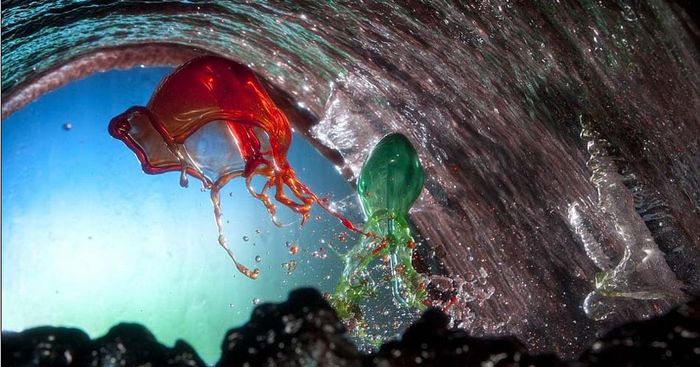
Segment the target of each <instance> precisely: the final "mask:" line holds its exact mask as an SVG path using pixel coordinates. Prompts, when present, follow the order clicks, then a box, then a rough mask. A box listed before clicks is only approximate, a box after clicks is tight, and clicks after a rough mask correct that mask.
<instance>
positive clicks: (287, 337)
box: [217, 288, 361, 367]
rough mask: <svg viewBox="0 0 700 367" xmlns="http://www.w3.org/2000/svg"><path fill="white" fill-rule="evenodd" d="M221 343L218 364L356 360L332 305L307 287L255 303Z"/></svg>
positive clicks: (351, 362)
mask: <svg viewBox="0 0 700 367" xmlns="http://www.w3.org/2000/svg"><path fill="white" fill-rule="evenodd" d="M221 349H222V356H221V360H220V361H219V363H218V364H217V365H218V366H222V367H223V366H274V365H283V366H307V365H315V366H359V365H360V364H361V363H360V353H359V352H358V351H357V349H356V348H355V346H354V345H353V344H352V343H350V341H348V339H346V337H345V328H344V327H343V324H342V323H341V322H340V320H339V319H338V316H337V315H336V313H335V310H333V308H331V306H330V305H329V304H328V302H326V301H325V300H324V299H323V297H322V296H321V294H320V293H318V292H317V291H316V290H314V289H309V288H303V289H298V290H295V291H293V292H291V293H290V294H289V299H288V300H287V301H286V302H282V303H279V304H262V305H260V306H258V307H256V308H255V310H254V311H253V315H252V317H251V319H250V321H249V322H248V323H247V324H246V325H244V326H243V327H240V328H237V329H232V330H230V331H229V332H228V333H227V334H226V337H225V338H224V341H223V344H222V346H221Z"/></svg>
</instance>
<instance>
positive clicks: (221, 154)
mask: <svg viewBox="0 0 700 367" xmlns="http://www.w3.org/2000/svg"><path fill="white" fill-rule="evenodd" d="M109 133H110V134H111V135H112V136H113V137H115V138H117V139H119V140H121V141H123V142H124V143H125V144H126V145H127V146H128V147H129V148H130V149H131V150H133V151H134V153H136V156H137V158H138V159H139V161H140V162H141V166H142V168H143V170H144V172H146V173H148V174H159V173H164V172H169V171H179V172H180V185H181V186H183V187H186V186H187V184H188V178H187V175H190V176H192V177H195V178H197V179H199V180H200V181H201V182H202V184H203V185H204V187H205V188H207V189H210V190H211V201H212V203H213V205H214V214H215V217H216V226H217V229H218V232H219V239H218V241H219V244H220V245H221V247H223V248H224V249H225V250H226V252H227V253H228V255H229V256H230V257H231V259H232V260H233V262H234V264H235V265H236V268H237V269H238V270H239V271H240V272H241V273H243V274H245V275H246V276H248V277H250V278H252V279H255V278H257V277H258V275H259V273H260V271H259V269H254V270H250V269H248V268H247V267H246V266H244V265H242V264H241V263H239V262H238V261H237V260H236V258H235V256H234V254H233V252H232V251H231V249H230V248H229V247H228V245H227V243H226V238H225V237H224V234H223V229H222V221H221V215H222V211H221V200H220V195H219V192H220V190H221V188H222V187H223V186H224V185H226V184H227V183H228V182H229V181H231V179H233V178H235V177H238V176H243V177H244V178H245V179H246V185H247V187H248V191H249V192H250V193H251V194H252V195H253V196H254V197H255V198H257V199H259V200H260V201H262V202H263V204H264V205H265V207H266V208H267V211H268V212H269V213H270V215H271V216H272V219H273V221H274V222H275V224H277V225H279V223H278V222H277V220H276V219H275V212H276V207H275V204H274V203H273V202H272V200H271V198H270V196H269V195H268V194H267V191H268V190H269V189H271V188H274V191H275V193H274V198H275V199H276V201H277V202H279V203H282V204H283V205H285V206H287V207H288V208H290V209H291V210H293V211H294V212H296V213H299V214H300V215H301V216H302V224H303V223H304V222H305V221H306V220H307V219H308V217H309V211H310V210H311V207H312V205H313V204H314V203H317V204H319V205H320V206H321V207H323V208H324V209H325V210H326V211H328V212H329V213H331V214H332V215H333V216H335V217H336V218H338V219H339V220H340V221H341V222H342V223H343V224H344V225H345V226H346V227H348V228H349V229H350V230H353V231H356V232H360V231H359V230H358V229H357V228H355V226H354V225H353V224H352V223H351V222H350V221H348V220H347V219H346V218H344V217H342V216H341V215H340V214H338V213H336V212H335V211H333V210H331V209H329V208H328V206H327V205H326V204H325V202H324V201H322V200H320V199H319V198H318V197H317V196H316V195H315V194H314V193H313V192H312V191H311V190H310V189H309V188H308V187H307V186H306V185H304V184H303V183H301V182H300V181H299V180H298V179H297V176H296V173H295V172H294V170H293V169H292V167H290V165H289V163H288V161H287V151H288V149H289V145H290V144H291V141H292V129H291V127H290V125H289V121H288V120H287V118H286V116H285V115H284V114H283V113H282V111H280V110H279V109H278V108H277V106H276V105H275V104H274V102H273V101H272V99H270V97H269V96H268V94H267V92H266V91H265V89H264V88H263V86H262V85H261V83H260V82H259V81H258V79H257V78H256V77H255V74H254V73H253V72H252V71H251V70H250V69H248V68H247V67H245V66H243V65H240V64H237V63H235V62H233V61H230V60H227V59H224V58H221V57H216V56H204V57H200V58H196V59H193V60H191V61H189V62H187V63H186V64H184V65H182V66H181V67H179V68H178V69H177V70H175V71H174V72H173V73H172V74H170V75H168V76H167V77H166V78H165V79H164V80H163V81H162V82H161V83H160V85H159V86H158V88H157V89H156V91H155V92H154V93H153V96H152V97H151V100H150V101H149V102H148V105H147V106H146V107H143V106H134V107H131V108H129V109H128V110H127V111H126V112H124V113H122V114H121V115H119V116H117V117H115V118H114V119H112V121H111V122H110V124H109ZM255 175H260V176H263V177H265V178H266V182H265V185H264V186H263V187H262V189H261V190H260V191H259V192H256V191H255V190H254V189H253V187H252V179H253V177H254V176H255ZM285 190H288V192H290V193H291V194H290V196H291V197H290V196H288V194H287V193H285Z"/></svg>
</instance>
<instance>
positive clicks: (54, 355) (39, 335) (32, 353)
mask: <svg viewBox="0 0 700 367" xmlns="http://www.w3.org/2000/svg"><path fill="white" fill-rule="evenodd" d="M2 350H3V353H2V365H3V366H55V367H59V366H69V365H71V364H72V363H73V362H75V360H76V359H79V358H80V357H81V356H86V355H89V351H90V338H89V337H88V335H87V334H85V333H84V332H83V331H82V330H78V329H72V328H63V327H49V326H42V327H37V328H33V329H28V330H25V331H23V332H21V333H15V332H5V331H3V333H2Z"/></svg>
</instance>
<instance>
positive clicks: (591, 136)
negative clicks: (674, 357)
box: [1, 0, 700, 365]
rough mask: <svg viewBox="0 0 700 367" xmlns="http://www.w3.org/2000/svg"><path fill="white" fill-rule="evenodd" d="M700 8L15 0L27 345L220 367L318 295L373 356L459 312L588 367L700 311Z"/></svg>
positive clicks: (10, 148)
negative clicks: (68, 333)
mask: <svg viewBox="0 0 700 367" xmlns="http://www.w3.org/2000/svg"><path fill="white" fill-rule="evenodd" d="M697 15H698V12H697V6H696V5H695V4H693V2H692V1H661V0H649V1H629V2H628V1H622V0H620V1H604V2H598V1H588V0H579V1H561V2H551V1H533V2H513V1H508V0H492V1H466V2H460V1H413V0H407V1H384V2H374V1H369V2H335V1H328V2H322V1H300V2H278V1H269V2H268V1H260V2H258V1H250V2H248V1H246V2H229V1H182V2H180V1H44V2H26V1H14V0H3V1H2V125H1V127H2V203H3V205H2V293H3V297H2V309H3V312H2V325H3V326H2V328H3V333H5V332H8V333H9V332H22V331H23V330H26V329H30V328H33V327H37V326H42V325H50V326H55V327H75V328H79V329H82V330H84V331H85V333H87V334H88V336H89V337H91V338H96V337H99V336H101V335H103V334H105V333H106V332H107V331H108V330H109V328H110V327H112V326H113V325H116V324H118V323H120V322H129V323H139V324H143V325H144V326H146V327H147V328H149V329H150V330H151V332H153V334H154V335H155V337H156V338H157V339H158V340H159V341H160V342H162V343H165V344H166V345H172V344H173V343H175V342H176V340H178V339H184V340H186V341H187V342H189V343H191V344H192V346H193V347H194V350H196V353H199V355H200V356H201V357H202V359H203V360H204V363H206V364H209V365H212V364H214V363H216V361H217V360H219V357H220V355H221V340H222V338H223V337H224V335H225V333H226V331H227V330H229V329H231V328H234V327H239V326H240V325H243V324H244V323H246V322H247V321H248V320H249V316H250V315H251V312H253V310H257V309H259V308H260V307H259V306H258V305H259V304H260V306H264V304H266V303H269V302H281V301H283V300H285V299H286V297H287V294H288V293H289V292H291V291H292V290H294V289H296V288H299V287H313V288H316V289H317V290H319V291H320V292H321V293H322V294H324V295H325V299H326V300H327V301H329V303H330V304H331V305H333V307H334V308H335V311H336V312H338V315H339V316H340V318H341V319H343V321H344V326H343V327H344V328H347V330H348V332H349V335H350V338H351V339H352V341H353V342H354V343H355V344H356V345H357V346H358V348H359V349H360V350H362V351H365V352H368V353H371V352H372V351H376V350H377V347H378V346H379V345H380V344H381V343H385V342H387V341H388V340H390V339H392V338H394V337H397V336H398V335H400V334H401V333H402V332H403V331H404V330H406V328H407V327H408V326H409V325H410V324H411V323H412V322H414V321H415V320H418V319H419V317H420V315H421V312H423V311H424V310H425V309H427V308H429V307H436V308H439V309H441V310H442V311H443V312H444V313H445V314H446V315H447V321H446V322H447V323H448V324H449V327H450V328H459V329H461V330H464V331H465V332H467V333H468V334H469V335H471V336H473V337H502V336H513V337H515V338H517V339H518V340H519V342H520V343H522V345H523V348H525V350H527V351H528V353H533V354H540V353H551V354H554V355H556V356H557V358H561V359H563V360H568V359H574V358H576V357H577V356H579V355H580V354H581V353H582V352H584V350H586V348H589V346H590V345H591V343H593V342H594V341H595V340H596V338H598V337H600V336H601V335H603V334H604V333H605V332H607V331H609V330H611V328H613V327H616V326H619V325H622V324H624V323H627V322H631V321H638V320H646V319H649V318H653V317H657V316H659V315H662V314H664V313H666V312H669V311H670V310H672V309H673V308H674V307H676V306H678V305H681V304H683V303H686V302H688V301H690V300H692V299H694V298H697V297H698V296H700V52H699V48H698V45H700V28H699V27H698V24H699V23H698V21H697V20H698V17H697ZM224 78H228V79H224ZM224 80H225V81H224ZM233 85H235V86H236V87H235V88H234V87H232V86H233ZM222 88H223V89H222ZM206 93H209V94H207V95H206V97H205V96H204V95H205V94H206ZM232 101H233V102H232ZM133 106H140V107H138V108H140V109H138V111H140V112H139V113H135V112H133V111H136V110H133V109H132V110H130V109H129V108H131V107H133ZM251 106H252V107H251ZM125 111H127V112H125ZM128 111H131V112H128ZM120 114H124V115H120ZM118 116H122V117H121V120H118ZM193 116H194V117H193ZM203 116H207V117H206V121H205V120H202V119H203V118H204V117H203ZM188 119H189V120H188ZM234 120H235V121H239V122H240V121H243V122H242V123H240V124H236V125H234V124H232V123H231V121H234ZM110 121H117V122H113V124H112V125H110ZM154 121H155V122H154ZM212 121H213V122H215V123H214V124H212V123H211V122H212ZM205 123H206V124H205ZM120 124H121V125H120ZM169 124H170V125H169ZM110 134H111V136H110ZM227 134H230V136H229V135H227ZM115 137H116V138H117V139H115ZM192 139H198V140H196V142H195V143H193V141H195V140H192ZM226 139H228V140H226ZM120 140H121V141H120ZM232 142H234V143H235V144H234V143H232ZM125 144H126V145H125ZM135 156H136V157H135ZM382 159H386V160H385V161H383V160H382ZM377 162H379V163H377ZM387 162H389V163H387ZM372 170H374V171H372ZM381 170H384V171H381ZM380 171H381V172H380ZM147 173H148V174H147ZM160 173H162V174H160ZM389 180H391V182H392V185H394V186H391V187H389V186H388V184H387V183H386V182H389ZM385 181H386V182H385ZM377 182H379V183H377ZM181 185H182V186H188V185H189V187H188V188H183V187H181ZM200 186H201V189H200ZM392 195H393V196H392ZM214 219H216V220H214ZM221 247H224V248H225V249H226V250H227V251H228V254H227V253H226V252H224V251H223V250H222V248H221ZM234 254H235V256H234ZM229 255H230V256H229ZM232 259H233V263H232V261H231V260H232ZM246 271H247V273H246ZM254 278H257V279H254ZM289 302H292V299H291V298H290V301H289ZM360 315H362V316H360ZM254 317H255V316H254ZM3 354H4V353H3ZM3 360H5V356H3ZM222 363H223V362H222Z"/></svg>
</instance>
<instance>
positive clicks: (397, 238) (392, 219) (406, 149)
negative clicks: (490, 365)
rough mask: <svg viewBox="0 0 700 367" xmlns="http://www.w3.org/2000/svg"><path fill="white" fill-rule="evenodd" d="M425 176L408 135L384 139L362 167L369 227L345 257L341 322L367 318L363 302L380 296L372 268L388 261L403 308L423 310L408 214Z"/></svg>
mask: <svg viewBox="0 0 700 367" xmlns="http://www.w3.org/2000/svg"><path fill="white" fill-rule="evenodd" d="M424 180H425V174H424V172H423V167H422V166H421V164H420V160H419V159H418V154H417V153H416V150H415V149H414V148H413V145H411V142H410V141H409V140H408V139H407V138H406V137H405V136H403V135H401V134H398V133H394V134H390V135H387V136H385V137H384V138H383V139H382V140H381V141H380V142H379V143H378V144H377V145H376V146H375V147H374V150H372V153H370V155H369V158H368V159H367V161H366V162H365V164H364V166H363V167H362V171H361V172H360V177H359V179H358V185H357V191H358V194H359V196H360V202H361V204H362V210H363V211H364V213H365V216H366V218H367V222H366V223H365V228H364V229H365V232H369V233H371V234H373V235H374V236H365V237H363V238H362V240H361V241H360V243H358V244H357V245H356V246H354V247H353V248H352V249H351V250H350V251H349V252H348V253H347V254H346V255H345V256H344V261H345V269H344V271H343V276H342V277H341V280H340V282H339V284H338V286H337V288H336V291H335V294H334V295H333V297H332V301H333V303H334V306H335V307H336V309H337V311H338V314H339V316H341V317H342V318H346V319H347V318H353V319H356V320H360V319H361V318H362V315H361V312H360V310H359V302H360V300H362V299H363V298H366V297H371V296H373V295H374V294H376V289H377V284H376V283H375V282H374V281H373V280H372V279H371V278H370V275H369V274H370V268H369V267H370V265H371V264H372V263H373V262H374V261H375V260H378V259H383V260H384V261H386V259H387V258H388V260H389V272H390V274H388V275H389V276H388V277H386V278H387V279H388V280H389V281H390V282H391V289H392V293H393V296H394V298H395V299H396V301H397V302H398V303H399V304H401V305H402V306H405V307H409V308H418V309H420V308H423V307H424V305H423V303H422V302H423V300H424V299H425V289H424V288H425V287H424V284H423V281H424V279H423V277H421V275H420V274H418V272H416V270H415V269H414V268H413V264H412V257H413V249H414V248H415V242H414V241H413V237H412V236H411V230H410V227H409V224H408V210H409V209H410V208H411V206H412V205H413V203H414V202H415V201H416V199H417V198H418V196H419V195H420V193H421V191H422V190H423V182H424Z"/></svg>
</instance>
